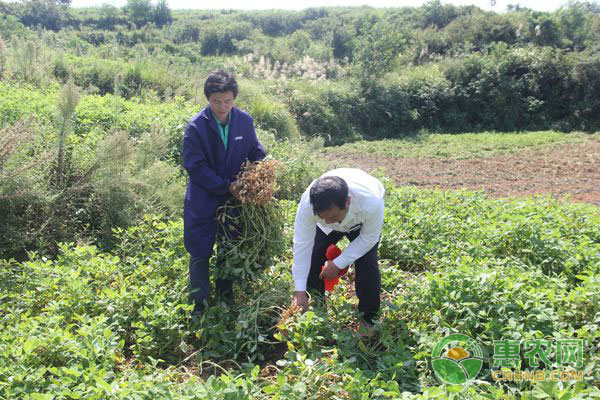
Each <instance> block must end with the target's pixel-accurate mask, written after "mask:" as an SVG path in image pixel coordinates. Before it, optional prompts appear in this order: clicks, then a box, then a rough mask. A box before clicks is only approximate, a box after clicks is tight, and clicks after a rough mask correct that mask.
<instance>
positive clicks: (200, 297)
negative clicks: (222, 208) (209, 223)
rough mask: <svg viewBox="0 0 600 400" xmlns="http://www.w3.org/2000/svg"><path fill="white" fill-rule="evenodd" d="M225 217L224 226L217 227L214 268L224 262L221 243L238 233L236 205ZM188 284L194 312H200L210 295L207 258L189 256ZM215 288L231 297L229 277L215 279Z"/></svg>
mask: <svg viewBox="0 0 600 400" xmlns="http://www.w3.org/2000/svg"><path fill="white" fill-rule="evenodd" d="M227 211H228V216H227V218H226V227H225V228H223V227H221V226H219V228H218V229H217V237H216V241H217V261H216V263H215V264H216V265H215V268H221V267H222V265H223V263H224V261H225V260H224V254H223V253H224V249H225V245H224V244H223V243H224V242H225V241H227V240H235V239H236V238H237V237H239V235H240V227H239V225H238V224H237V223H236V219H235V218H237V217H239V213H240V211H239V209H238V208H237V207H233V208H229V209H228V210H227ZM189 269H190V285H189V294H190V300H191V301H192V302H193V303H194V312H200V311H202V310H203V309H204V307H205V306H206V305H207V304H208V299H209V297H210V274H209V269H210V265H209V259H208V258H198V257H190V265H189ZM215 288H216V290H217V295H218V296H221V297H226V298H228V297H231V295H232V289H233V281H232V280H231V279H216V280H215Z"/></svg>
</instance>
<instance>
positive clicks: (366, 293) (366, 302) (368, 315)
mask: <svg viewBox="0 0 600 400" xmlns="http://www.w3.org/2000/svg"><path fill="white" fill-rule="evenodd" d="M359 234H360V230H356V231H352V232H347V233H345V232H338V231H332V232H330V233H329V235H326V234H325V233H324V232H323V231H322V230H321V229H320V228H319V227H317V234H316V235H315V244H314V246H313V251H312V257H311V263H310V272H309V274H308V281H307V288H308V289H314V290H317V291H318V292H319V293H320V294H321V295H323V294H324V293H325V282H323V280H321V279H319V274H320V273H321V266H322V265H323V264H325V261H326V260H327V258H326V257H325V252H326V251H327V247H329V245H330V244H335V243H337V242H338V241H339V240H340V239H342V238H343V237H344V236H346V237H347V238H348V240H350V241H352V240H354V239H356V238H357V237H358V235H359ZM378 247H379V242H377V243H376V244H375V245H374V246H373V247H372V248H371V249H370V250H369V251H367V252H366V253H365V255H363V256H362V257H360V258H359V259H357V260H356V261H355V262H354V267H355V281H354V287H355V289H356V296H357V297H358V311H360V312H361V313H362V314H363V318H364V319H365V321H367V322H369V323H373V318H374V317H375V315H376V314H377V312H378V311H379V307H380V306H381V275H380V273H379V265H378V263H377V261H378V259H377V249H378Z"/></svg>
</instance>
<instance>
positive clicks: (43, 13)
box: [17, 0, 67, 31]
mask: <svg viewBox="0 0 600 400" xmlns="http://www.w3.org/2000/svg"><path fill="white" fill-rule="evenodd" d="M17 12H18V14H19V19H20V20H21V22H22V23H23V25H25V26H29V27H33V28H35V27H38V26H40V27H43V28H45V29H51V30H53V31H58V30H60V29H61V28H62V27H63V24H64V21H65V19H66V17H67V13H66V10H65V7H64V6H63V5H62V4H60V2H58V1H56V0H25V1H23V2H22V3H21V4H19V7H18V10H17Z"/></svg>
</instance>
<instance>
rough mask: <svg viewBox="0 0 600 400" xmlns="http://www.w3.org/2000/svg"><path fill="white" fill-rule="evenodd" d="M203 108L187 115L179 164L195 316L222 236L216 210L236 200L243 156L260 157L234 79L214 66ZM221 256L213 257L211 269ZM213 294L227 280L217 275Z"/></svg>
mask: <svg viewBox="0 0 600 400" xmlns="http://www.w3.org/2000/svg"><path fill="white" fill-rule="evenodd" d="M204 94H205V95H206V98H207V99H208V106H207V107H205V108H204V109H203V110H202V111H200V112H199V113H198V114H196V115H195V116H193V117H192V119H191V120H190V122H189V123H188V126H187V128H186V130H185V134H184V136H183V149H182V151H183V167H184V168H185V170H186V171H187V173H188V175H189V177H188V185H187V191H186V193H185V200H184V203H183V222H184V243H185V248H186V250H187V251H188V252H189V253H190V256H191V257H190V264H189V270H190V272H189V273H190V281H189V289H190V298H191V300H192V301H193V302H194V313H195V314H198V313H199V312H200V311H201V310H202V309H203V307H204V305H205V304H207V302H208V298H209V296H210V283H209V259H210V257H211V255H212V254H213V247H214V244H215V240H216V239H217V238H218V240H216V241H217V247H218V246H219V242H220V241H221V240H226V239H225V238H224V235H223V233H222V232H217V215H216V214H217V209H218V208H219V207H220V206H222V205H223V204H224V203H225V202H226V201H227V200H229V199H231V198H232V197H235V198H239V195H238V192H237V190H236V187H235V179H236V176H237V174H238V173H239V172H240V169H241V166H242V164H243V163H244V162H245V161H246V160H250V161H258V160H262V159H263V158H264V157H265V151H264V150H263V147H262V146H261V144H260V142H259V141H258V138H257V137H256V131H255V129H254V122H253V119H252V117H250V115H249V114H248V113H246V112H244V111H242V110H240V109H239V108H237V107H235V106H234V101H235V98H236V96H237V94H238V86H237V82H236V80H235V78H234V77H233V76H232V75H231V74H230V73H228V72H225V71H222V70H219V71H215V72H213V73H211V74H210V75H209V76H208V78H207V79H206V82H205V83H204ZM221 262H222V260H219V257H217V265H216V268H219V264H220V263H221ZM216 289H217V293H218V294H220V295H223V296H230V295H231V290H232V281H231V280H225V279H218V280H217V281H216Z"/></svg>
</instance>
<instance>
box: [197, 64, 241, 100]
mask: <svg viewBox="0 0 600 400" xmlns="http://www.w3.org/2000/svg"><path fill="white" fill-rule="evenodd" d="M228 91H232V92H233V98H234V99H235V98H236V97H237V94H238V85H237V81H236V80H235V78H234V76H233V74H231V73H229V72H227V71H223V70H221V69H219V70H217V71H214V72H213V73H211V74H210V75H209V76H208V78H206V82H204V95H205V96H206V98H207V99H208V98H209V97H210V95H211V94H213V93H222V92H228Z"/></svg>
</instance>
